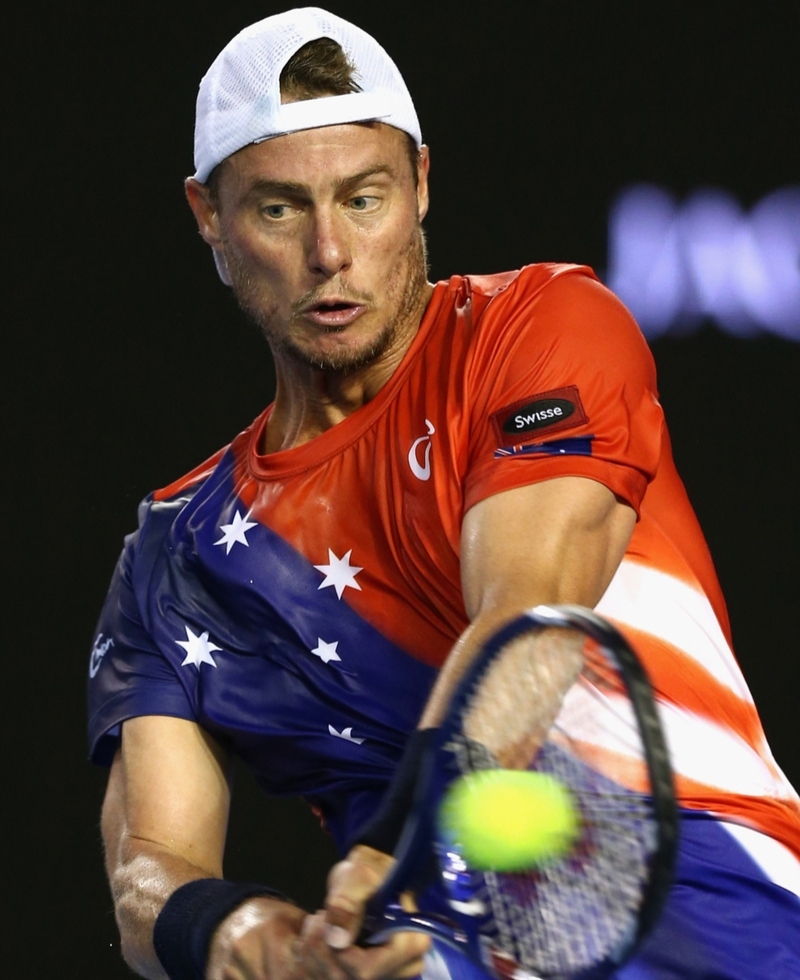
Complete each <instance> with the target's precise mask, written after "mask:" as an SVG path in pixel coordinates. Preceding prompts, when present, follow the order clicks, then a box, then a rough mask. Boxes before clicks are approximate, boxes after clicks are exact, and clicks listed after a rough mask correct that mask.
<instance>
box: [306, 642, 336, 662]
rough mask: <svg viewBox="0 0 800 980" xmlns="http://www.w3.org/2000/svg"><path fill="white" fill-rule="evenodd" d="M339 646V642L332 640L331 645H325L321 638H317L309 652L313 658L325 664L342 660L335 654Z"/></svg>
mask: <svg viewBox="0 0 800 980" xmlns="http://www.w3.org/2000/svg"><path fill="white" fill-rule="evenodd" d="M338 646H339V641H338V640H334V641H333V643H326V642H325V640H323V639H322V638H321V637H319V636H318V637H317V645H316V646H315V647H314V649H313V650H312V651H311V652H312V653H313V654H314V656H315V657H319V659H320V660H321V661H322V662H323V663H324V664H327V663H329V662H330V661H331V660H341V659H342V658H341V657H340V656H339V654H338V653H337V652H336V648H337V647H338Z"/></svg>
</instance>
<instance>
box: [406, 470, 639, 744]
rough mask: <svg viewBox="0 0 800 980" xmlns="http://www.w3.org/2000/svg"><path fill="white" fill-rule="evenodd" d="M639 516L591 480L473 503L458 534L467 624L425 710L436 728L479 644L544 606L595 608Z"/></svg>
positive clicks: (553, 483)
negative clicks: (506, 624)
mask: <svg viewBox="0 0 800 980" xmlns="http://www.w3.org/2000/svg"><path fill="white" fill-rule="evenodd" d="M635 521H636V514H635V512H634V510H633V508H632V507H630V506H629V505H628V504H626V503H623V502H622V501H620V500H618V499H617V498H616V497H615V496H614V494H613V493H612V492H611V491H610V490H609V489H608V487H605V486H603V484H602V483H597V482H596V481H594V480H589V479H586V478H584V477H560V478H558V479H553V480H546V481H544V482H542V483H533V484H530V485H529V486H524V487H519V488H517V489H514V490H507V491H505V492H504V493H499V494H496V495H495V496H492V497H488V498H487V499H486V500H483V501H481V502H480V503H478V504H476V505H475V506H474V507H473V508H471V510H469V511H468V512H467V514H466V516H465V517H464V523H463V525H462V529H461V580H462V588H463V592H464V604H465V606H466V609H467V614H468V616H469V618H470V625H469V627H468V628H467V629H466V630H465V631H464V633H463V634H462V635H461V637H460V638H459V640H458V642H457V643H456V645H455V647H454V648H453V650H452V652H451V653H450V656H449V657H448V659H447V662H446V663H445V666H444V668H443V670H442V672H441V673H440V675H439V677H438V679H437V683H436V685H435V686H434V689H433V691H432V693H431V696H430V698H429V700H428V703H427V705H426V707H425V711H424V713H423V716H422V719H421V721H420V727H421V728H426V727H429V726H431V725H436V724H438V723H439V721H440V720H441V717H442V714H443V712H444V711H445V709H446V706H447V704H448V702H449V699H450V694H451V693H452V691H453V689H454V687H455V686H456V685H457V683H458V680H459V678H460V677H461V675H462V674H463V673H464V670H465V668H466V666H467V664H468V663H469V662H470V660H471V658H472V656H473V655H474V653H475V652H476V651H477V649H478V647H479V646H480V643H481V642H482V641H483V640H484V639H485V638H486V637H487V636H488V635H489V634H490V633H491V632H492V631H493V630H494V629H496V628H497V627H498V626H500V625H501V624H502V623H503V622H505V621H507V620H508V619H510V618H511V617H512V616H514V615H516V614H517V613H519V612H521V611H522V610H523V609H528V608H530V607H531V606H536V605H539V604H540V603H549V604H553V603H576V604H578V605H582V606H589V607H590V608H591V607H594V606H595V604H596V603H597V602H598V601H599V600H600V598H601V596H602V595H603V593H604V592H605V590H606V588H607V587H608V584H609V582H610V581H611V579H612V577H613V575H614V572H615V571H616V570H617V566H618V565H619V563H620V561H621V560H622V557H623V555H624V554H625V549H626V548H627V546H628V542H629V540H630V536H631V533H632V531H633V526H634V524H635Z"/></svg>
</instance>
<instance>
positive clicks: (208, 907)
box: [153, 878, 290, 980]
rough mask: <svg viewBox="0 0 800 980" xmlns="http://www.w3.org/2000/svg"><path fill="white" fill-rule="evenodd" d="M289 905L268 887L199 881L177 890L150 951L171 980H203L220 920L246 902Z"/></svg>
mask: <svg viewBox="0 0 800 980" xmlns="http://www.w3.org/2000/svg"><path fill="white" fill-rule="evenodd" d="M258 895H264V896H267V897H271V898H279V899H280V900H281V901H283V902H289V901H290V899H288V898H286V896H285V895H282V894H281V893H280V892H278V891H275V889H274V888H269V887H268V886H267V885H256V884H243V883H242V884H240V883H238V882H234V881H225V880H223V879H222V878H199V879H198V880H197V881H190V882H187V884H185V885H181V886H180V888H177V889H176V890H175V891H174V892H173V893H172V895H170V897H169V898H168V899H167V901H166V902H165V904H164V907H163V908H162V909H161V912H160V913H159V915H158V918H157V919H156V923H155V927H154V928H153V947H154V949H155V951H156V956H158V959H159V961H160V962H161V965H162V966H163V967H164V969H165V970H166V972H167V976H168V977H169V978H170V980H205V975H206V961H207V959H208V950H209V947H210V946H211V937H212V936H213V935H214V931H215V930H216V928H217V926H218V925H219V924H220V922H222V920H223V919H224V918H225V917H226V916H228V915H230V913H231V912H233V910H234V909H235V908H237V907H238V906H239V905H241V904H242V902H244V901H246V900H247V899H248V898H255V897H256V896H258Z"/></svg>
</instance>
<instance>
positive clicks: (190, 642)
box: [175, 626, 222, 670]
mask: <svg viewBox="0 0 800 980" xmlns="http://www.w3.org/2000/svg"><path fill="white" fill-rule="evenodd" d="M184 629H185V630H186V639H185V640H176V641H175V642H176V643H177V644H178V646H179V647H183V649H184V650H185V651H186V659H185V660H184V661H183V663H182V664H181V667H185V666H186V664H194V665H195V667H197V669H198V670H200V664H211V666H212V667H216V666H217V665H216V664H215V663H214V658H213V657H212V656H211V651H212V650H221V649H222V647H218V646H217V645H216V643H211V642H210V641H209V639H208V630H206V631H205V633H201V634H200V636H197V634H196V633H193V632H192V631H191V630H190V629H189V627H188V626H184Z"/></svg>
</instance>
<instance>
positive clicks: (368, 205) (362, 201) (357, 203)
mask: <svg viewBox="0 0 800 980" xmlns="http://www.w3.org/2000/svg"><path fill="white" fill-rule="evenodd" d="M375 204H376V199H375V198H374V197H366V196H365V195H360V196H359V197H352V198H350V207H351V208H352V209H353V210H354V211H369V210H371V209H372V208H374V207H375Z"/></svg>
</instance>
